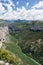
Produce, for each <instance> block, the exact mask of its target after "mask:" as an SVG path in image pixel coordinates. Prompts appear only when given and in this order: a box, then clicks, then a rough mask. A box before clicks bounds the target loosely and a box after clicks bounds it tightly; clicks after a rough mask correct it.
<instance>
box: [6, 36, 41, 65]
mask: <svg viewBox="0 0 43 65" xmlns="http://www.w3.org/2000/svg"><path fill="white" fill-rule="evenodd" d="M10 38H11V40H12V43H9V44H8V46H7V49H8V50H10V51H11V52H12V53H15V54H16V55H17V56H18V57H19V58H21V60H22V63H23V64H22V65H33V64H34V65H40V64H39V63H37V62H36V61H35V60H33V59H31V58H30V57H28V56H26V55H25V54H24V53H22V51H21V48H20V47H19V46H18V45H17V44H18V40H17V39H15V37H13V36H10Z"/></svg>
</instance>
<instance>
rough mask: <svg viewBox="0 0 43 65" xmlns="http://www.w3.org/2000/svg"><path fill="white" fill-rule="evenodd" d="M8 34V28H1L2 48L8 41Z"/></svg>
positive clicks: (0, 42)
mask: <svg viewBox="0 0 43 65" xmlns="http://www.w3.org/2000/svg"><path fill="white" fill-rule="evenodd" d="M8 34H9V32H8V27H7V26H4V27H0V48H1V47H2V43H3V42H5V41H6V39H7V35H8Z"/></svg>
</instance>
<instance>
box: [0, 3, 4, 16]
mask: <svg viewBox="0 0 43 65" xmlns="http://www.w3.org/2000/svg"><path fill="white" fill-rule="evenodd" d="M4 12H5V8H4V7H3V6H2V4H1V3H0V15H2V13H4Z"/></svg>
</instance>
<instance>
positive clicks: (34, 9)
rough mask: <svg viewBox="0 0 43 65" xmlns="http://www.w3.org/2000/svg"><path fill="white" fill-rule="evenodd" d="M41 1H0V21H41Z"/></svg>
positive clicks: (42, 6) (42, 0) (42, 16)
mask: <svg viewBox="0 0 43 65" xmlns="http://www.w3.org/2000/svg"><path fill="white" fill-rule="evenodd" d="M42 14H43V0H0V19H14V20H15V19H27V20H43V15H42Z"/></svg>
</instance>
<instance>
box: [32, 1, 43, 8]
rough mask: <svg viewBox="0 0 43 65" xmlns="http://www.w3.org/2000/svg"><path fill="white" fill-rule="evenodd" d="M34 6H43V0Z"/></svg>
mask: <svg viewBox="0 0 43 65" xmlns="http://www.w3.org/2000/svg"><path fill="white" fill-rule="evenodd" d="M32 8H43V0H42V1H40V2H39V3H37V4H36V5H34V6H33V7H32Z"/></svg>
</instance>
